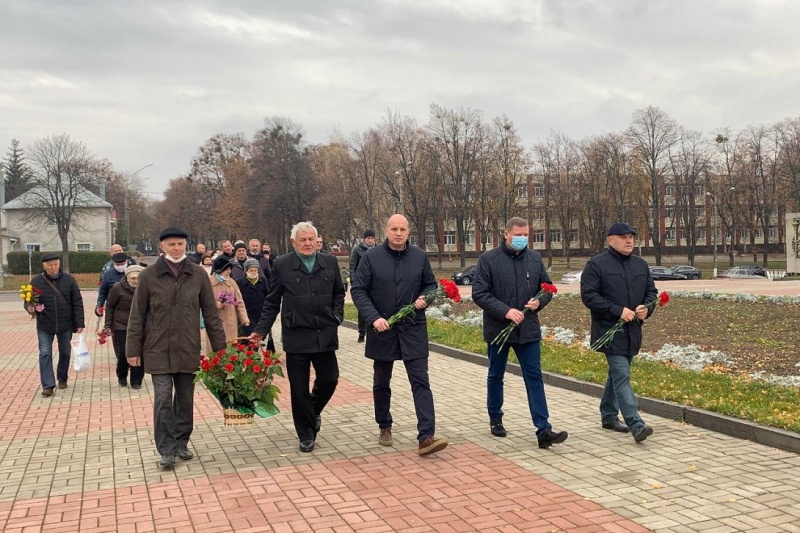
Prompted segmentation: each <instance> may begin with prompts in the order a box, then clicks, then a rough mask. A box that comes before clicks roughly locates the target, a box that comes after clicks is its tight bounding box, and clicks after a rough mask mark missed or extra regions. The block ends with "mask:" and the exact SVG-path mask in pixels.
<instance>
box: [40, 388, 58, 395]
mask: <svg viewBox="0 0 800 533" xmlns="http://www.w3.org/2000/svg"><path fill="white" fill-rule="evenodd" d="M55 390H56V388H55V387H47V388H46V389H44V390H43V391H42V396H44V397H45V398H46V397H48V396H52V395H53V392H55Z"/></svg>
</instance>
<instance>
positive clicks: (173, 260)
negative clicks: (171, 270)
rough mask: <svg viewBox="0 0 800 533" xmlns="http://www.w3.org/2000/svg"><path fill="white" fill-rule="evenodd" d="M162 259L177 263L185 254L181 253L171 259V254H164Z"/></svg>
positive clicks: (184, 257)
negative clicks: (176, 257)
mask: <svg viewBox="0 0 800 533" xmlns="http://www.w3.org/2000/svg"><path fill="white" fill-rule="evenodd" d="M164 259H166V260H167V261H170V262H171V263H175V264H176V265H177V264H178V263H180V262H181V261H183V260H184V259H186V254H183V255H182V256H180V257H179V258H178V259H173V258H172V256H171V255H169V254H164Z"/></svg>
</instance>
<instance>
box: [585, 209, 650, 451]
mask: <svg viewBox="0 0 800 533" xmlns="http://www.w3.org/2000/svg"><path fill="white" fill-rule="evenodd" d="M606 235H607V236H606V242H607V244H608V249H607V250H606V251H605V252H602V253H601V254H599V255H596V256H594V257H593V258H591V259H590V260H589V261H588V262H587V263H586V266H585V267H584V269H583V274H582V275H581V299H582V300H583V304H584V305H585V306H586V307H588V308H589V310H590V311H591V315H592V337H591V339H592V343H594V342H595V341H596V340H597V339H599V338H600V337H602V336H603V334H604V333H605V332H607V331H608V330H609V329H611V327H613V326H614V324H616V323H617V321H618V320H622V321H623V322H625V326H624V327H623V328H622V330H621V331H619V332H618V333H617V334H616V335H615V336H614V338H613V339H612V340H611V343H610V344H608V345H607V346H604V347H602V348H600V349H599V351H600V352H602V353H604V354H605V355H606V360H607V361H608V378H607V379H606V387H605V390H604V391H603V397H602V399H601V400H600V420H601V423H602V427H603V428H605V429H610V430H614V431H619V432H628V431H630V432H631V434H632V435H633V438H634V440H635V441H636V442H642V441H643V440H645V439H646V438H647V437H649V436H650V435H652V434H653V428H651V427H650V426H648V425H646V424H645V423H644V421H643V420H642V419H641V417H640V416H639V404H638V402H637V401H636V395H635V394H634V392H633V387H632V386H631V363H632V362H633V356H634V355H636V354H637V353H639V348H640V347H641V345H642V322H643V321H644V320H645V319H646V318H647V317H648V316H650V314H652V312H653V310H654V309H655V301H656V297H657V295H658V292H657V291H656V286H655V283H653V278H652V276H651V275H650V269H649V268H648V267H647V262H645V260H644V259H642V258H641V257H637V256H635V255H632V252H633V244H634V235H636V230H634V229H633V228H632V227H631V226H629V225H628V224H625V223H623V222H616V223H614V224H612V225H611V226H610V227H609V228H608V230H607V231H606ZM645 304H652V305H650V306H648V305H645ZM620 411H621V412H622V417H623V418H624V419H625V424H624V425H623V424H622V423H621V422H620V421H619V418H618V417H617V416H618V414H619V412H620Z"/></svg>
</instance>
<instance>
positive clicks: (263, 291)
mask: <svg viewBox="0 0 800 533" xmlns="http://www.w3.org/2000/svg"><path fill="white" fill-rule="evenodd" d="M236 284H237V285H239V291H240V292H241V293H242V300H243V301H244V308H245V310H246V311H247V317H248V318H249V319H250V324H249V325H247V326H244V325H243V326H241V327H240V331H241V333H240V335H241V336H243V337H248V336H249V335H250V334H251V333H253V330H254V329H255V328H256V325H258V320H259V319H260V318H261V310H262V309H263V308H264V299H265V298H266V297H267V291H268V290H269V284H268V283H267V278H266V277H264V276H263V275H261V274H260V273H259V268H258V261H257V260H256V259H252V258H250V259H248V260H247V261H245V262H244V276H242V277H241V278H239V279H237V280H236Z"/></svg>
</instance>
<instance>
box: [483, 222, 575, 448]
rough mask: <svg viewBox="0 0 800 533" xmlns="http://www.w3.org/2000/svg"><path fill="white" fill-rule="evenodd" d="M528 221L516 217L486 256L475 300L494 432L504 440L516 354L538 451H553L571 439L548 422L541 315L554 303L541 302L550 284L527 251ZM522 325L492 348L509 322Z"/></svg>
mask: <svg viewBox="0 0 800 533" xmlns="http://www.w3.org/2000/svg"><path fill="white" fill-rule="evenodd" d="M528 232H529V229H528V222H527V221H526V220H525V219H522V218H518V217H514V218H512V219H510V220H509V221H508V222H507V223H506V227H505V231H504V232H503V236H504V238H505V240H504V242H503V243H502V244H501V245H500V246H498V247H497V248H494V249H492V250H489V251H487V252H484V253H483V254H482V255H481V257H480V259H478V264H477V266H476V268H475V280H474V284H473V286H472V299H473V300H474V302H475V304H476V305H477V306H478V307H480V308H481V309H483V338H484V340H485V341H486V343H487V345H488V354H489V375H488V379H487V381H486V393H487V394H486V397H487V408H488V411H489V427H490V430H491V432H492V435H494V436H495V437H505V436H506V430H505V427H504V426H503V376H504V374H505V372H506V363H507V362H508V351H509V350H510V349H511V348H514V353H515V354H516V356H517V359H518V360H519V364H520V367H522V378H523V380H524V382H525V390H526V392H527V396H528V408H529V409H530V412H531V417H532V418H533V425H534V426H536V439H537V441H538V443H539V448H549V447H550V446H551V445H553V444H559V443H562V442H564V441H565V440H567V432H566V431H553V427H552V426H551V425H550V422H549V421H548V419H549V417H550V415H549V413H548V411H547V398H546V397H545V393H544V382H543V381H542V367H541V361H540V358H541V346H540V342H541V339H542V332H541V329H540V327H539V312H541V310H542V309H543V308H544V307H545V306H546V305H547V304H548V303H549V302H550V299H551V297H552V296H551V295H550V294H549V293H545V294H544V295H543V296H540V297H539V298H534V296H535V295H536V294H537V293H539V291H540V290H541V288H542V284H543V283H551V282H550V277H549V276H548V275H547V272H546V271H545V268H544V264H543V263H542V256H541V255H540V254H539V252H535V251H533V250H531V249H529V248H528ZM510 322H513V323H514V324H516V325H517V327H516V328H514V330H513V331H512V333H511V336H510V337H509V338H508V340H507V341H506V342H505V344H503V345H502V346H500V345H498V344H492V341H493V340H494V339H495V337H497V335H498V334H499V333H500V332H501V331H502V330H503V329H504V328H505V327H506V326H507V325H508V324H509V323H510Z"/></svg>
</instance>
